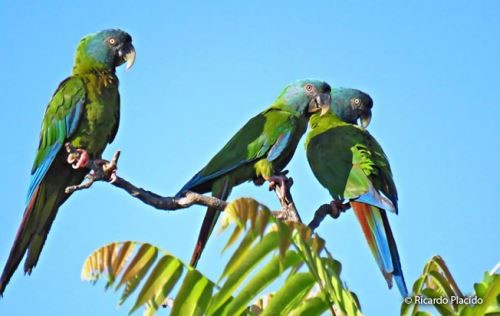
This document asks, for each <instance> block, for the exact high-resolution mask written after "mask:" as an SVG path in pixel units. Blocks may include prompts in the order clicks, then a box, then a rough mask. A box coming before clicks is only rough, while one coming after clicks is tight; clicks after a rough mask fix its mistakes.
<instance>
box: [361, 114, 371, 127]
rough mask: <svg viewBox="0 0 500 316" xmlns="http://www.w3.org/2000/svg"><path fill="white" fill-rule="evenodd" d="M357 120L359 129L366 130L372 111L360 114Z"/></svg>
mask: <svg viewBox="0 0 500 316" xmlns="http://www.w3.org/2000/svg"><path fill="white" fill-rule="evenodd" d="M359 120H360V121H361V127H363V128H367V127H368V125H370V122H371V120H372V111H371V110H366V111H363V113H361V115H360V118H359Z"/></svg>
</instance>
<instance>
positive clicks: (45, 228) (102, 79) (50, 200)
mask: <svg viewBox="0 0 500 316" xmlns="http://www.w3.org/2000/svg"><path fill="white" fill-rule="evenodd" d="M134 60H135V50H134V46H133V45H132V37H131V36H130V35H129V34H127V33H126V32H124V31H122V30H116V29H109V30H104V31H101V32H98V33H94V34H91V35H88V36H85V37H84V38H82V39H81V41H80V43H79V45H78V47H77V49H76V54H75V61H74V65H73V71H72V73H71V76H69V77H68V78H66V79H65V80H63V81H62V82H61V83H60V84H59V87H58V88H57V89H56V91H55V92H54V94H53V96H52V99H51V100H50V102H49V104H48V106H47V110H46V111H45V116H44V118H43V121H42V130H41V132H40V143H39V145H38V151H37V153H36V156H35V161H34V163H33V168H32V170H31V175H32V176H31V182H30V186H29V189H28V196H27V201H26V208H25V210H24V215H23V218H22V221H21V225H20V227H19V229H18V231H17V234H16V237H15V240H14V244H13V246H12V249H11V251H10V254H9V257H8V259H7V263H6V264H5V267H4V269H3V273H2V276H1V277H0V295H3V292H4V290H5V287H6V286H7V283H8V282H9V280H10V278H11V277H12V275H13V274H14V271H15V270H16V269H17V267H18V265H19V263H20V262H21V260H22V259H23V257H24V255H25V254H26V260H25V262H24V272H25V273H28V274H30V273H31V271H32V269H33V268H34V267H35V265H36V263H37V262H38V259H39V257H40V253H41V251H42V248H43V245H44V243H45V241H46V239H47V234H48V233H49V230H50V227H51V226H52V223H53V221H54V219H55V217H56V214H57V211H58V209H59V207H60V206H61V205H62V204H63V203H64V202H65V201H66V199H67V198H69V196H70V195H71V194H67V193H65V188H66V187H68V186H72V185H77V184H79V183H81V182H82V181H83V179H84V177H85V175H86V174H87V173H88V172H89V168H88V167H87V164H88V162H89V160H91V159H92V160H98V159H100V157H101V154H102V152H103V151H104V149H105V147H106V145H107V144H108V143H111V142H112V141H113V139H114V138H115V135H116V132H117V130H118V122H119V119H120V95H119V93H118V78H117V76H116V74H115V68H116V67H118V66H120V65H122V64H124V63H126V64H127V66H126V67H127V69H128V68H130V67H131V66H132V65H133V63H134ZM67 142H69V143H70V144H71V145H73V146H74V147H75V148H77V151H78V153H79V155H78V157H75V156H74V155H70V156H68V154H67V153H66V150H65V148H64V145H65V143H67Z"/></svg>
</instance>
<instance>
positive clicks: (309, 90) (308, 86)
mask: <svg viewBox="0 0 500 316" xmlns="http://www.w3.org/2000/svg"><path fill="white" fill-rule="evenodd" d="M313 89H314V87H313V85H312V84H310V83H308V84H306V91H307V92H312V91H313Z"/></svg>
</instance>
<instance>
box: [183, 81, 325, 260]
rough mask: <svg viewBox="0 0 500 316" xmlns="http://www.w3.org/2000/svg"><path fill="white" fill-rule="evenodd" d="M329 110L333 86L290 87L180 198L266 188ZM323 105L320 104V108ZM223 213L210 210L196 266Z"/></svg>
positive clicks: (223, 195)
mask: <svg viewBox="0 0 500 316" xmlns="http://www.w3.org/2000/svg"><path fill="white" fill-rule="evenodd" d="M323 100H327V102H328V104H327V105H326V107H329V106H330V101H331V100H330V86H329V85H328V84H327V83H325V82H322V81H317V80H299V81H296V82H294V83H292V84H290V85H288V86H287V87H286V88H285V89H284V90H283V92H282V93H281V94H280V96H279V97H278V98H277V99H276V101H275V102H273V104H272V105H271V106H270V107H269V108H267V109H266V110H264V111H263V112H261V113H259V114H257V115H256V116H255V117H253V118H252V119H250V120H249V121H248V122H247V123H246V124H245V125H244V126H243V127H242V128H241V129H240V130H239V131H238V132H237V133H236V134H235V135H234V136H233V137H232V138H231V139H230V140H229V142H228V143H227V144H226V145H225V146H224V147H223V148H222V149H221V150H220V151H219V152H218V153H217V154H216V155H215V156H214V157H213V158H212V159H211V160H210V161H209V162H208V164H207V165H206V166H205V167H204V168H202V169H201V170H200V171H199V172H198V173H197V174H196V175H195V176H194V177H193V178H192V179H191V180H190V181H189V182H188V183H187V184H186V185H185V186H184V187H183V188H182V189H181V190H180V191H179V193H178V194H177V196H180V195H182V194H183V193H184V192H186V191H194V192H198V193H206V192H210V191H211V192H212V195H213V196H215V197H217V198H220V199H223V200H225V199H227V197H228V196H229V194H230V193H231V190H232V188H233V187H234V186H236V185H239V184H241V183H243V182H245V181H251V180H254V182H255V183H263V182H264V180H269V179H270V178H271V177H272V176H274V175H276V174H278V173H279V172H280V171H282V170H283V169H284V168H285V166H286V165H287V164H288V162H289V161H290V159H291V158H292V156H293V154H294V152H295V149H296V148H297V144H298V143H299V141H300V138H301V137H302V135H303V134H304V133H305V131H306V129H307V119H308V117H309V115H310V113H311V112H315V111H320V110H323V109H324V108H325V104H323V103H325V102H323ZM320 103H321V104H320ZM218 216H219V212H218V211H217V210H215V209H211V208H209V209H208V210H207V214H206V216H205V219H204V221H203V224H202V228H201V230H200V235H199V238H198V242H197V245H196V248H195V251H194V253H193V257H192V259H191V265H193V266H195V265H196V263H197V261H198V259H199V257H200V255H201V252H202V251H203V248H204V246H205V244H206V242H207V240H208V237H209V236H210V233H211V232H212V230H213V227H214V225H215V223H216V222H217V218H218Z"/></svg>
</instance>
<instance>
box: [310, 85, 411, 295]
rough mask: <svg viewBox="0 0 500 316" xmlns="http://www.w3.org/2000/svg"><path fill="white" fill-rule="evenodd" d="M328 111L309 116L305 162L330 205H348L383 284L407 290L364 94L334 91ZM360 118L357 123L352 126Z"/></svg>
mask: <svg viewBox="0 0 500 316" xmlns="http://www.w3.org/2000/svg"><path fill="white" fill-rule="evenodd" d="M332 94H333V95H334V96H335V97H333V98H332V99H333V101H332V110H333V112H336V113H338V115H340V116H341V117H342V118H343V119H344V120H345V121H343V120H342V119H340V118H339V116H337V114H335V113H332V112H329V113H326V114H325V115H323V116H319V115H317V114H316V113H315V114H313V115H312V116H311V118H310V120H309V126H310V131H309V133H308V134H307V137H306V142H305V143H306V150H307V159H308V161H309V165H310V166H311V169H312V171H313V173H314V175H315V176H316V179H318V181H319V182H320V183H321V184H322V185H323V186H324V187H325V188H326V189H328V191H329V192H330V194H331V196H332V197H333V200H334V201H333V202H332V204H331V205H332V208H336V207H339V206H340V205H341V204H342V202H343V201H345V200H347V201H348V202H349V203H350V206H351V207H352V209H353V211H354V213H355V214H356V216H357V218H358V221H359V223H360V224H361V228H362V230H363V233H364V235H365V238H366V240H367V242H368V245H369V247H370V250H371V252H372V254H373V256H374V257H375V260H376V261H377V264H378V266H379V267H380V270H381V271H382V274H383V275H384V278H385V279H386V281H387V284H388V286H389V288H391V287H392V280H393V277H394V279H395V281H396V284H397V286H398V288H399V291H400V293H401V295H403V296H404V297H406V296H408V290H407V288H406V284H405V281H404V277H403V271H402V269H401V262H400V260H399V254H398V249H397V247H396V242H395V240H394V236H393V234H392V231H391V227H390V225H389V220H388V218H387V211H389V212H394V213H396V214H397V212H398V204H397V200H398V196H397V192H396V186H395V184H394V181H393V179H392V172H391V168H390V166H389V161H388V160H387V157H386V155H385V154H384V151H383V150H382V147H380V145H379V143H378V142H377V141H376V140H375V138H373V136H371V135H370V133H368V131H366V130H365V129H364V128H366V127H367V126H368V124H369V122H370V119H371V108H372V105H373V102H372V99H371V98H370V96H369V95H367V94H365V93H363V92H361V91H359V90H355V89H335V90H334V91H333V93H332ZM358 119H360V121H361V125H362V126H363V127H359V126H357V125H355V123H356V121H357V120H358Z"/></svg>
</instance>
